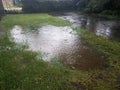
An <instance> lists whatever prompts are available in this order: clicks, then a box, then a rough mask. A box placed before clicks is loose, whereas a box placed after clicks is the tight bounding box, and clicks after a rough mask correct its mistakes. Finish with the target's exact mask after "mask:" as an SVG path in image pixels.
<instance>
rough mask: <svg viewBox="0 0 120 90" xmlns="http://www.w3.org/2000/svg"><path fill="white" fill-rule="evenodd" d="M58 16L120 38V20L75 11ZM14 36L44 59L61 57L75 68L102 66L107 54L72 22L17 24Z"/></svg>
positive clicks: (80, 25)
mask: <svg viewBox="0 0 120 90" xmlns="http://www.w3.org/2000/svg"><path fill="white" fill-rule="evenodd" d="M57 16H58V17H59V18H62V19H65V20H68V21H70V22H72V23H73V26H72V27H80V28H87V29H88V30H91V31H93V32H95V33H96V34H97V35H101V36H104V37H107V38H112V39H114V38H115V39H116V40H119V35H117V34H118V31H119V28H118V27H119V21H106V20H102V19H100V20H99V19H97V18H94V17H90V16H84V15H78V14H76V13H65V14H64V15H60V14H59V15H57ZM114 30H115V31H116V32H115V31H114ZM117 36H118V37H117ZM11 38H12V39H13V40H14V41H15V42H16V43H19V44H27V45H28V47H29V48H28V49H29V50H32V51H35V52H40V53H41V55H42V59H43V60H45V61H47V62H50V61H51V60H54V58H58V59H60V60H61V62H62V63H64V65H67V66H69V67H71V68H72V69H96V68H100V66H101V64H102V63H103V61H104V60H105V57H104V55H102V54H101V53H99V52H98V51H97V50H95V49H93V48H92V47H90V46H89V45H87V44H86V43H85V42H84V41H83V40H82V39H81V37H80V36H79V35H78V34H77V32H76V31H75V30H73V29H72V28H71V27H69V26H65V27H57V26H53V25H45V26H42V27H39V28H38V29H35V30H23V28H22V27H21V26H19V25H16V26H14V27H13V29H12V30H11Z"/></svg>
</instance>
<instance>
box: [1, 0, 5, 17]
mask: <svg viewBox="0 0 120 90" xmlns="http://www.w3.org/2000/svg"><path fill="white" fill-rule="evenodd" d="M0 15H4V7H3V3H2V0H0Z"/></svg>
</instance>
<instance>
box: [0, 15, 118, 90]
mask: <svg viewBox="0 0 120 90" xmlns="http://www.w3.org/2000/svg"><path fill="white" fill-rule="evenodd" d="M16 24H17V25H21V26H23V27H24V28H26V27H29V28H35V27H36V26H39V25H43V24H52V25H56V26H66V25H71V24H70V23H69V22H67V21H64V20H61V19H58V18H56V17H53V16H50V15H47V14H30V15H29V14H25V15H23V14H21V15H7V16H5V17H4V18H3V19H2V21H1V25H2V26H3V29H4V30H6V31H7V30H8V32H9V30H10V29H11V28H12V27H13V26H14V25H16ZM77 31H78V34H80V36H81V37H82V38H83V39H84V40H85V41H86V42H87V43H88V44H90V45H91V46H93V48H97V49H98V50H99V51H100V52H102V53H104V54H105V55H106V58H107V60H108V61H105V64H104V66H103V68H101V69H97V70H89V71H85V70H79V71H76V70H71V69H70V68H67V67H65V66H63V65H62V64H61V63H60V62H57V61H56V62H53V63H52V64H49V63H47V62H45V61H43V60H42V59H37V58H36V57H37V53H35V52H32V51H26V50H25V47H24V46H20V47H18V45H16V44H15V43H14V42H12V41H10V40H9V38H8V36H7V35H5V37H2V38H0V90H80V88H82V89H83V90H117V89H118V90H119V85H120V82H119V80H117V77H118V76H119V75H120V72H119V71H120V61H119V58H120V55H119V52H120V43H118V42H115V41H110V40H107V39H106V38H103V37H99V36H96V35H95V34H93V33H91V32H88V31H85V30H80V29H77Z"/></svg>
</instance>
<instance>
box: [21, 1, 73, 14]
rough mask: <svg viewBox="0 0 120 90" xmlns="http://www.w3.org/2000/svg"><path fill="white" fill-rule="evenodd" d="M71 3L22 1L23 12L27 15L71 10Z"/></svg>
mask: <svg viewBox="0 0 120 90" xmlns="http://www.w3.org/2000/svg"><path fill="white" fill-rule="evenodd" d="M72 2H73V1H68V0H62V1H61V0H59V1H57V0H22V4H23V11H24V12H27V13H32V12H50V11H64V10H73V9H74V5H73V3H72Z"/></svg>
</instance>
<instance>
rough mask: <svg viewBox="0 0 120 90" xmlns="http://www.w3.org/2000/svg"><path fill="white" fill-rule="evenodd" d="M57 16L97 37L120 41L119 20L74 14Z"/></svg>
mask: <svg viewBox="0 0 120 90" xmlns="http://www.w3.org/2000/svg"><path fill="white" fill-rule="evenodd" d="M57 16H58V17H59V18H62V19H64V20H68V21H70V22H72V23H73V24H74V26H75V27H80V28H85V29H87V30H90V31H92V32H94V33H96V35H98V36H103V37H106V38H108V39H113V40H117V41H120V33H119V32H120V20H108V19H105V18H99V17H97V16H96V15H91V16H90V15H79V14H76V13H64V14H60V15H58V14H57Z"/></svg>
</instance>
